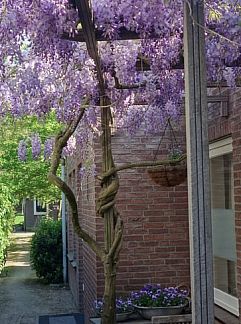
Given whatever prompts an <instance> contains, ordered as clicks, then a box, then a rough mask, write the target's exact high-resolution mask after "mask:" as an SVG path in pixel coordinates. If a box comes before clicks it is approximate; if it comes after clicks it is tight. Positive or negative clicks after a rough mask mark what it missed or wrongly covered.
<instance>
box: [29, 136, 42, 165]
mask: <svg viewBox="0 0 241 324" xmlns="http://www.w3.org/2000/svg"><path fill="white" fill-rule="evenodd" d="M31 145H32V156H33V159H34V160H37V158H38V157H39V156H40V154H41V139H40V137H39V135H38V134H34V135H33V136H32V138H31Z"/></svg>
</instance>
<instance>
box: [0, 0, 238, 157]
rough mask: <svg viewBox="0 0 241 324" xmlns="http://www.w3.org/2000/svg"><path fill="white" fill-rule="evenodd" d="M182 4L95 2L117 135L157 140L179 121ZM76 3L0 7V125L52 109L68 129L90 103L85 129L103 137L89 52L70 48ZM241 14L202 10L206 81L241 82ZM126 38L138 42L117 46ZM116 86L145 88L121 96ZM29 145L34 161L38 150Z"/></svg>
mask: <svg viewBox="0 0 241 324" xmlns="http://www.w3.org/2000/svg"><path fill="white" fill-rule="evenodd" d="M183 1H188V0H175V1H172V0H148V1H147V0H92V2H91V7H92V10H93V15H94V21H95V24H96V28H98V29H100V30H102V31H103V33H104V34H105V35H106V37H109V41H108V42H101V43H100V44H99V52H100V57H101V64H102V69H103V72H104V77H105V83H106V88H107V93H108V95H109V97H110V98H111V101H112V111H113V114H114V117H115V124H116V127H117V128H122V129H124V130H125V131H128V132H129V133H133V132H135V131H136V130H137V129H138V128H139V127H140V126H141V125H143V124H145V129H146V130H147V131H148V132H158V131H160V128H162V127H163V123H164V122H165V120H166V118H167V117H172V118H175V119H176V118H178V117H179V115H180V113H181V107H182V98H183V91H184V75H183V70H182V69H180V68H179V69H177V68H175V67H177V66H178V65H180V62H181V57H182V53H183ZM73 2H74V1H68V0H19V1H15V0H1V1H0V116H4V115H6V114H8V113H11V114H12V115H14V116H15V117H21V116H23V115H29V114H35V115H37V116H43V115H45V114H47V113H48V112H49V111H50V110H52V109H54V110H55V111H56V116H57V118H58V119H59V120H60V121H62V122H65V123H66V122H69V121H71V120H73V119H74V118H75V116H76V114H77V113H78V111H79V108H80V105H81V103H82V102H83V98H84V97H87V96H88V98H89V108H88V109H87V110H86V114H85V117H84V119H83V122H82V128H83V127H85V126H86V125H87V126H88V129H91V131H92V132H94V133H96V134H98V133H99V130H100V127H99V126H100V125H99V123H100V118H99V114H100V109H99V107H98V104H99V102H98V88H97V80H96V74H95V66H94V64H93V61H92V60H91V58H90V57H89V56H88V53H87V50H86V47H85V45H84V44H83V43H77V42H74V41H70V40H68V39H66V34H67V35H69V37H71V36H73V35H74V34H76V33H77V32H78V30H77V29H78V28H79V27H80V26H79V25H78V15H77V12H76V10H75V9H74V7H73V6H72V5H71V3H73ZM240 6H241V0H206V1H205V10H206V13H205V14H206V25H205V26H204V27H203V28H205V31H206V52H207V67H208V78H209V80H213V81H221V80H226V81H227V83H228V85H230V86H232V87H233V86H235V80H236V79H237V77H239V76H240V69H239V68H237V67H235V62H236V61H238V60H240V56H241V16H240V12H241V11H240ZM123 28H125V30H127V31H128V30H129V31H132V32H136V33H138V34H139V35H140V38H141V39H138V40H129V41H120V40H119V41H117V40H116V39H117V38H118V35H119V34H120V33H121V31H122V30H123ZM64 33H65V39H64V37H63V34H64ZM137 59H139V63H140V64H139V68H138V70H137V69H136V62H137ZM146 62H148V64H149V66H150V69H149V71H145V69H144V68H143V65H144V63H146ZM236 65H237V64H236ZM116 80H118V82H119V83H120V84H125V85H128V84H129V85H132V84H136V85H139V87H137V88H135V89H123V90H120V89H117V88H116ZM140 104H141V105H140ZM33 140H35V144H36V148H35V150H34V151H33V156H34V157H36V156H37V154H38V150H39V146H38V145H39V144H38V142H37V140H36V138H35V139H33ZM48 146H49V147H50V142H49V143H48ZM23 150H24V146H23V143H22V148H21V150H20V151H22V152H23ZM45 154H46V156H49V149H47V148H46V153H45ZM20 155H21V154H20Z"/></svg>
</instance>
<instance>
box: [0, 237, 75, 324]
mask: <svg viewBox="0 0 241 324" xmlns="http://www.w3.org/2000/svg"><path fill="white" fill-rule="evenodd" d="M31 236H32V233H22V232H20V233H14V234H13V237H12V238H13V245H12V247H11V250H10V251H9V252H8V258H7V263H6V268H5V272H4V274H3V275H5V277H1V278H0V323H1V324H36V323H38V316H39V315H47V314H64V313H73V312H78V309H77V308H76V307H75V306H74V302H73V299H72V295H71V293H70V291H69V289H67V288H59V287H51V286H48V285H43V284H42V283H41V282H40V281H39V280H38V279H37V278H36V276H35V273H34V272H33V271H32V270H31V268H30V264H29V245H30V239H31Z"/></svg>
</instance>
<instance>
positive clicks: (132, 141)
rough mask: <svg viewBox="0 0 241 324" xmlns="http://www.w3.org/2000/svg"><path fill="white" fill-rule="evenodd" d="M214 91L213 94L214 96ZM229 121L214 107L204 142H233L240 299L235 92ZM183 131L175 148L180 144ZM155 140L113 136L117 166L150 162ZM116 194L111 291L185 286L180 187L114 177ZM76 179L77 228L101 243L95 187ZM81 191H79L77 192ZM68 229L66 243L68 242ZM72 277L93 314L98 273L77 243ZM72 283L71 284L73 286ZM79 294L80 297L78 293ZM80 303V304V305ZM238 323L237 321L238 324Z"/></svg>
mask: <svg viewBox="0 0 241 324" xmlns="http://www.w3.org/2000/svg"><path fill="white" fill-rule="evenodd" d="M217 93H218V91H216V94H217ZM229 108H230V109H229V113H230V114H229V116H228V117H222V116H221V114H220V104H215V105H211V106H210V107H209V139H210V141H211V142H212V141H215V140H218V139H220V138H222V137H225V136H229V135H231V136H232V138H233V166H234V200H235V217H236V237H237V251H238V252H237V256H238V262H237V282H238V296H239V298H241V252H240V251H241V199H240V194H241V162H240V160H241V159H240V158H241V116H240V112H241V92H240V91H238V92H236V93H234V94H232V95H231V96H230V105H229ZM184 132H185V131H184V127H183V129H182V133H181V135H180V137H181V138H180V139H179V140H178V142H180V143H183V142H185V141H184V138H185V134H184ZM159 139H160V136H158V137H155V136H153V137H151V138H150V137H149V138H147V137H145V136H144V135H143V134H138V135H136V136H134V137H132V138H129V137H127V136H123V135H120V134H119V135H118V134H115V135H114V136H113V154H114V159H115V162H116V163H117V164H120V163H126V162H133V161H140V160H150V159H152V158H153V156H154V153H155V150H156V149H157V146H158V142H159ZM169 146H170V136H169V137H168V136H167V137H165V138H164V141H163V144H162V146H161V152H160V155H159V158H161V156H164V157H166V156H167V149H168V147H169ZM100 161H101V152H100V149H99V145H98V143H96V145H95V162H96V164H97V170H98V171H100V169H101V164H100ZM80 163H81V159H80V157H78V156H77V157H75V159H73V158H72V159H69V162H68V174H70V173H71V172H72V171H73V170H74V169H76V170H78V168H79V166H80ZM119 175H120V190H119V193H118V196H117V207H118V210H119V212H120V213H121V216H122V218H123V220H124V226H125V232H124V242H123V249H122V253H121V257H120V262H119V267H118V274H117V290H118V293H127V292H128V291H130V290H133V289H138V288H139V287H141V286H142V285H143V284H145V283H151V282H152V283H155V282H158V283H161V284H162V285H171V284H179V283H180V282H185V283H189V241H188V210H187V186H186V183H184V184H182V185H179V186H177V187H174V188H162V187H160V186H158V185H156V184H154V183H153V182H152V180H151V179H150V178H149V177H148V175H147V172H146V171H145V170H144V169H138V170H137V169H135V170H134V169H133V170H129V171H123V172H120V174H119ZM76 177H77V180H76V181H77V196H78V206H79V211H80V222H81V224H82V225H83V227H84V228H85V229H87V230H88V232H89V233H91V234H92V235H93V237H97V240H98V241H99V242H102V241H103V224H102V223H103V220H102V219H101V218H100V217H96V215H95V201H96V197H97V194H98V192H99V183H98V181H94V179H93V178H92V179H88V184H87V182H86V181H87V179H84V180H83V181H82V185H80V180H78V172H77V171H76ZM80 188H81V189H80ZM72 235H73V234H72V230H71V225H70V224H69V241H70V246H71V236H72ZM77 250H78V263H77V270H76V271H77V272H78V274H77V276H75V275H74V274H73V273H70V285H71V287H72V289H73V291H76V289H77V294H78V295H79V296H80V298H79V300H78V302H79V304H80V306H81V307H83V308H84V311H85V314H88V315H89V314H91V313H92V311H93V309H92V308H93V301H94V299H96V297H97V296H98V297H100V296H102V293H103V285H104V278H103V270H102V266H101V264H100V262H99V261H98V260H96V257H95V256H94V254H93V253H92V252H91V251H90V250H89V249H88V247H87V246H86V245H85V244H84V243H82V242H81V241H80V240H79V242H78V247H77ZM76 283H77V284H76ZM83 288H84V291H83ZM83 300H84V303H83ZM240 320H241V319H240Z"/></svg>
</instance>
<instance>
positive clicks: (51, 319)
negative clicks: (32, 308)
mask: <svg viewBox="0 0 241 324" xmlns="http://www.w3.org/2000/svg"><path fill="white" fill-rule="evenodd" d="M38 323H39V324H84V316H83V315H82V314H79V313H75V314H61V315H44V316H39V322H38Z"/></svg>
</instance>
